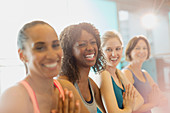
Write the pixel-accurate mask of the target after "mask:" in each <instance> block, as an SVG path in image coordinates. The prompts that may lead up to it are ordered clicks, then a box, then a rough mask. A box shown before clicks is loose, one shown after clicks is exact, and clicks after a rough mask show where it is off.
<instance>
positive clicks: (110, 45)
mask: <svg viewBox="0 0 170 113" xmlns="http://www.w3.org/2000/svg"><path fill="white" fill-rule="evenodd" d="M102 50H103V53H104V55H105V58H106V61H107V65H108V66H111V67H115V68H116V66H117V65H118V64H119V62H120V60H121V58H122V51H123V48H122V44H121V43H120V41H119V40H118V39H117V38H111V39H109V40H107V42H106V43H105V45H104V47H102Z"/></svg>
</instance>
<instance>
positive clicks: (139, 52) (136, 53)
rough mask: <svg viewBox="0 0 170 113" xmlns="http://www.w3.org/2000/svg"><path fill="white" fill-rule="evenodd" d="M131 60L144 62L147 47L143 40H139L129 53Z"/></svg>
mask: <svg viewBox="0 0 170 113" xmlns="http://www.w3.org/2000/svg"><path fill="white" fill-rule="evenodd" d="M130 55H131V57H132V61H135V62H136V61H137V62H142V63H143V62H144V61H145V60H146V59H147V56H148V47H147V45H146V43H145V41H144V40H139V41H138V43H137V44H136V46H135V47H134V48H133V50H132V51H131V53H130Z"/></svg>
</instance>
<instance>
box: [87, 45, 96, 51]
mask: <svg viewBox="0 0 170 113" xmlns="http://www.w3.org/2000/svg"><path fill="white" fill-rule="evenodd" d="M86 50H87V51H93V50H94V48H93V46H92V45H91V44H88V45H87V48H86Z"/></svg>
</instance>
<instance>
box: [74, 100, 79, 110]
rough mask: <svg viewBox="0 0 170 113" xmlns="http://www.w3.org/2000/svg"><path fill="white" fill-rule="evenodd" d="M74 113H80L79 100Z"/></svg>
mask: <svg viewBox="0 0 170 113" xmlns="http://www.w3.org/2000/svg"><path fill="white" fill-rule="evenodd" d="M74 113H80V102H79V100H76V108H75V112H74Z"/></svg>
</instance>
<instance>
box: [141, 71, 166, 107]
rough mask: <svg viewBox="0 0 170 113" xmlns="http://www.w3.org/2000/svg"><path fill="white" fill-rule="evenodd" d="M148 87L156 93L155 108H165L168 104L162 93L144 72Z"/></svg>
mask: <svg viewBox="0 0 170 113" xmlns="http://www.w3.org/2000/svg"><path fill="white" fill-rule="evenodd" d="M144 73H145V75H146V77H147V79H148V81H149V83H150V85H151V86H152V89H153V90H154V92H155V93H156V99H159V100H158V105H157V106H160V107H161V106H165V105H167V104H168V98H167V97H166V96H165V95H164V94H163V92H162V91H161V90H160V88H159V86H158V85H157V84H156V83H155V82H154V80H153V79H152V77H151V76H150V74H149V73H148V72H147V71H144Z"/></svg>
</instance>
